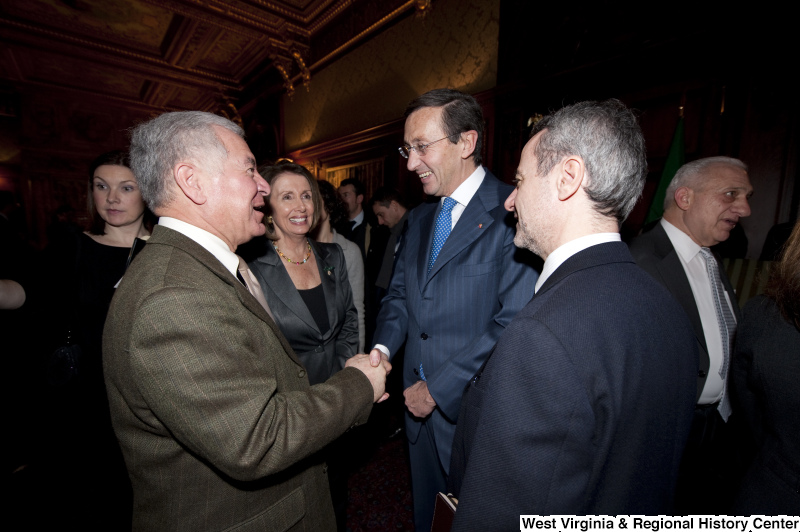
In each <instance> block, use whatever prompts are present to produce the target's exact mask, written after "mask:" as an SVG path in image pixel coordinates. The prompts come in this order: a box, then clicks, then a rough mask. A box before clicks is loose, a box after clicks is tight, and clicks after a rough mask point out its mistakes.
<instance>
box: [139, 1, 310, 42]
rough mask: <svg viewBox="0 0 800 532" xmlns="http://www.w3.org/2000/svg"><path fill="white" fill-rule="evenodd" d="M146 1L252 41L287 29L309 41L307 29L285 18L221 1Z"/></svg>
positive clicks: (278, 33)
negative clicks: (262, 14) (266, 15)
mask: <svg viewBox="0 0 800 532" xmlns="http://www.w3.org/2000/svg"><path fill="white" fill-rule="evenodd" d="M143 1H144V2H146V3H148V4H151V5H154V6H158V7H161V8H163V9H167V10H169V11H172V12H173V13H176V14H178V15H182V16H184V17H188V18H193V19H197V20H201V21H203V22H207V23H209V24H214V25H215V26H219V27H220V28H222V29H224V30H226V31H230V32H233V33H237V34H239V35H245V36H248V37H255V38H257V37H259V36H262V35H263V34H264V33H267V34H275V35H278V36H280V35H282V34H283V33H285V31H286V29H289V30H291V31H292V32H293V33H297V34H299V35H302V36H304V37H307V35H306V34H307V33H308V32H307V31H306V30H305V29H304V28H301V27H299V26H297V25H294V24H291V23H289V22H288V21H286V20H285V19H282V18H281V17H278V16H273V17H271V18H269V17H264V16H259V15H258V14H257V13H255V12H252V11H247V10H244V9H241V8H240V7H238V6H237V5H234V4H228V3H225V2H220V1H219V0H216V1H215V0H183V1H178V0H172V1H170V0H143Z"/></svg>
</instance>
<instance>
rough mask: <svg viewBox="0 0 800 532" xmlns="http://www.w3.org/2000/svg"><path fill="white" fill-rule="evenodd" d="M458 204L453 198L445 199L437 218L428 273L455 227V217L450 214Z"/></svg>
mask: <svg viewBox="0 0 800 532" xmlns="http://www.w3.org/2000/svg"><path fill="white" fill-rule="evenodd" d="M457 203H458V202H457V201H456V200H454V199H453V198H445V199H444V204H443V205H442V210H440V211H439V216H438V217H437V218H436V227H435V228H434V229H433V245H432V246H431V258H430V260H429V261H428V273H431V268H433V263H434V262H436V257H438V256H439V252H440V251H441V250H442V246H444V242H445V240H447V237H448V236H450V230H451V229H452V225H453V217H452V216H451V215H450V213H451V212H452V210H453V207H455V206H456V204H457Z"/></svg>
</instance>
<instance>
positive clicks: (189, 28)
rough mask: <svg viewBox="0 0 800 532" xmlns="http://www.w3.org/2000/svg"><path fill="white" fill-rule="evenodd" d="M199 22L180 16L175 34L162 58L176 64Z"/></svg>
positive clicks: (190, 40)
mask: <svg viewBox="0 0 800 532" xmlns="http://www.w3.org/2000/svg"><path fill="white" fill-rule="evenodd" d="M199 26H200V23H199V22H198V21H196V20H193V19H188V18H185V17H181V22H180V25H179V27H178V30H177V31H176V32H175V36H174V37H173V38H172V40H171V41H170V42H169V45H168V47H167V50H166V51H165V52H164V60H165V61H166V62H167V63H169V64H170V65H174V66H177V65H178V62H179V61H180V60H181V58H182V57H183V54H184V53H185V52H186V48H187V46H189V44H190V43H191V42H192V36H193V35H194V33H195V32H196V31H197V28H198V27H199Z"/></svg>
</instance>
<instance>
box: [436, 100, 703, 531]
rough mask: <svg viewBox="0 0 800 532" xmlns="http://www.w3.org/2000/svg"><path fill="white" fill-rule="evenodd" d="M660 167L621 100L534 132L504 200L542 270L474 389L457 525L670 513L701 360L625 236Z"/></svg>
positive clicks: (588, 105) (577, 109) (464, 428)
mask: <svg viewBox="0 0 800 532" xmlns="http://www.w3.org/2000/svg"><path fill="white" fill-rule="evenodd" d="M646 167H647V160H646V158H645V151H644V138H643V136H642V133H641V130H640V129H639V125H638V124H637V122H636V118H635V117H634V115H633V113H631V112H630V111H629V110H628V109H627V108H626V107H625V106H624V105H623V104H622V103H621V102H619V101H618V100H608V101H605V102H582V103H578V104H575V105H572V106H568V107H565V108H563V109H561V110H560V111H558V112H556V113H554V114H553V115H550V116H548V117H545V118H544V119H543V120H542V121H541V122H539V123H538V124H537V125H536V126H535V127H534V130H533V132H532V138H531V139H530V140H529V141H528V143H527V144H526V145H525V148H524V149H523V151H522V158H521V160H520V163H519V168H518V169H517V175H516V182H517V188H516V189H515V190H514V191H513V192H512V194H511V195H510V196H509V198H508V199H507V200H506V203H505V205H506V208H507V209H509V210H512V211H514V212H515V213H516V216H517V234H516V237H515V239H514V242H515V243H516V245H518V246H520V247H524V248H527V249H529V250H531V251H533V252H534V253H536V254H537V255H539V256H540V257H542V258H544V259H545V263H544V269H543V270H542V274H541V276H540V277H539V280H538V282H537V283H536V295H535V296H534V297H533V299H531V300H530V302H529V303H528V304H527V305H526V306H525V308H524V309H522V311H520V312H519V314H517V316H516V317H515V318H514V320H513V321H512V322H511V324H509V325H508V327H507V328H506V330H505V332H503V334H502V336H501V337H500V340H499V341H498V343H497V346H496V347H495V349H494V351H493V352H492V354H491V355H490V356H489V358H488V360H487V361H486V364H485V366H484V367H483V368H482V369H481V370H480V371H479V372H478V373H477V374H476V375H475V377H474V378H473V379H472V380H471V381H470V384H469V386H468V388H467V390H466V392H465V394H464V398H463V400H462V404H461V412H460V414H459V418H458V427H457V429H456V435H455V440H454V443H453V461H452V464H451V466H450V487H451V488H452V492H453V494H454V495H455V496H456V497H457V498H458V499H459V504H458V509H457V511H456V514H455V520H454V523H453V530H454V531H457V530H480V531H487V530H511V529H516V527H517V526H519V522H520V521H519V516H520V515H521V514H536V515H559V514H560V515H564V514H571V515H604V514H606V515H618V514H645V515H655V514H663V513H667V512H668V511H669V509H670V508H671V506H672V496H673V491H674V487H675V480H676V477H677V472H678V464H679V461H680V456H681V452H682V450H683V446H684V443H685V441H686V436H687V434H688V431H689V423H690V421H691V416H692V404H693V400H694V372H695V368H696V365H697V354H696V351H695V347H694V341H693V338H692V332H691V325H690V324H689V321H688V319H687V318H686V316H685V314H684V313H683V311H682V310H681V308H680V306H679V305H678V304H677V303H676V302H675V301H674V300H673V299H672V297H671V296H670V295H669V293H668V292H667V291H666V290H664V289H663V288H662V287H661V286H659V285H658V283H656V282H654V281H653V279H652V278H650V276H649V275H647V274H646V273H645V272H643V271H642V270H641V269H640V268H638V267H637V266H636V263H635V262H634V261H633V258H632V257H631V254H630V252H629V251H628V248H627V246H625V244H624V243H622V242H621V241H620V235H619V227H620V224H621V223H622V222H623V221H624V220H625V218H626V217H627V215H628V214H629V213H630V211H631V209H632V208H633V206H634V204H635V203H636V200H637V199H638V197H639V195H640V194H641V191H642V188H643V186H644V181H645V177H646Z"/></svg>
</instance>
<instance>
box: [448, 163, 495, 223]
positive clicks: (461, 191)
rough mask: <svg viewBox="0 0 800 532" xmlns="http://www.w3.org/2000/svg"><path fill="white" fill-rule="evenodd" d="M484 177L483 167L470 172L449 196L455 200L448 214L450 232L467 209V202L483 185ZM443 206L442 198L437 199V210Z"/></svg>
mask: <svg viewBox="0 0 800 532" xmlns="http://www.w3.org/2000/svg"><path fill="white" fill-rule="evenodd" d="M485 176H486V169H485V168H484V167H483V166H479V167H477V168H476V169H475V171H474V172H472V173H471V174H470V175H469V177H468V178H467V179H466V180H465V181H464V182H463V183H461V184H460V185H458V188H457V189H455V190H454V191H453V193H452V194H451V195H450V197H451V198H453V199H454V200H456V206H455V207H453V210H452V211H451V212H450V222H451V225H450V229H451V230H452V229H453V228H454V227H455V226H456V222H458V220H459V219H460V218H461V215H462V214H464V209H466V208H467V205H468V204H469V201H470V200H471V199H472V196H474V195H475V193H476V192H477V191H478V189H479V188H480V186H481V183H483V178H484V177H485ZM443 204H444V197H442V198H440V199H439V209H440V210H441V206H442V205H443Z"/></svg>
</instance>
